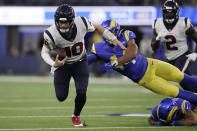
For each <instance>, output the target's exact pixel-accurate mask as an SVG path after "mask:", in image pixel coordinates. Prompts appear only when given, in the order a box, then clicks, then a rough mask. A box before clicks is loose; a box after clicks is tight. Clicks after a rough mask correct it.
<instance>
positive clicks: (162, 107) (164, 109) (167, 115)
mask: <svg viewBox="0 0 197 131" xmlns="http://www.w3.org/2000/svg"><path fill="white" fill-rule="evenodd" d="M177 112H178V105H177V103H176V102H175V101H174V100H173V99H172V98H166V99H164V100H162V101H161V102H160V104H159V105H158V108H157V117H158V119H159V120H161V121H163V122H171V121H173V120H174V119H175V117H176V115H177Z"/></svg>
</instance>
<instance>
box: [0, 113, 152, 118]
mask: <svg viewBox="0 0 197 131" xmlns="http://www.w3.org/2000/svg"><path fill="white" fill-rule="evenodd" d="M120 116H121V117H149V116H150V114H139V113H138V114H121V115H120ZM120 116H109V115H108V114H106V115H81V117H85V118H86V117H120ZM67 117H68V118H70V117H71V115H67V116H0V119H18V118H67Z"/></svg>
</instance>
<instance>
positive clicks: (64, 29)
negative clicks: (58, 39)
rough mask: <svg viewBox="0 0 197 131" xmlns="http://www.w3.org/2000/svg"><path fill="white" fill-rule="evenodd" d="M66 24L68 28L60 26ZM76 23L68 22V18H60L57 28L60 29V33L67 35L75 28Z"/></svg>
mask: <svg viewBox="0 0 197 131" xmlns="http://www.w3.org/2000/svg"><path fill="white" fill-rule="evenodd" d="M60 23H61V24H66V25H68V26H67V27H61V26H60V25H59V24H60ZM73 25H74V21H68V20H67V19H66V18H60V19H59V20H58V21H56V26H57V27H58V28H59V31H60V32H61V33H67V32H69V30H70V29H72V28H73Z"/></svg>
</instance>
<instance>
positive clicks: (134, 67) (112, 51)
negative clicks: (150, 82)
mask: <svg viewBox="0 0 197 131" xmlns="http://www.w3.org/2000/svg"><path fill="white" fill-rule="evenodd" d="M135 38H136V36H135V34H134V33H133V32H132V31H128V30H126V31H124V32H122V33H121V36H120V37H118V40H119V41H120V42H122V44H123V45H124V46H125V47H127V42H128V40H131V39H135ZM91 52H92V53H93V54H95V55H96V56H97V57H99V58H100V59H102V60H104V61H105V62H109V61H110V60H113V59H114V58H119V57H121V56H123V55H124V54H125V52H126V50H123V49H121V48H120V47H119V46H109V43H106V42H105V41H100V42H96V43H94V44H93V47H92V51H91ZM147 66H148V62H147V58H146V57H144V56H141V55H140V54H138V55H137V56H136V58H135V59H134V60H132V61H130V62H128V63H125V64H122V65H118V66H117V67H116V68H114V70H116V71H118V72H119V73H121V74H122V75H125V76H127V77H128V78H130V79H132V80H133V81H135V82H138V81H139V80H140V79H141V78H142V77H143V76H144V74H145V72H146V69H147Z"/></svg>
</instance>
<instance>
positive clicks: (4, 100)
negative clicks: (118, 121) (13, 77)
mask: <svg viewBox="0 0 197 131" xmlns="http://www.w3.org/2000/svg"><path fill="white" fill-rule="evenodd" d="M151 100H153V99H149V101H151ZM66 101H67V102H68V101H73V99H66ZM87 101H89V102H95V101H116V102H117V101H123V100H122V99H112V98H98V99H91V98H90V99H88V100H87ZM143 101H147V98H140V99H139V98H138V99H126V100H124V102H143ZM5 102H12V103H25V102H39V103H41V102H57V100H56V99H55V98H54V99H11V98H9V99H1V100H0V103H5Z"/></svg>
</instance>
